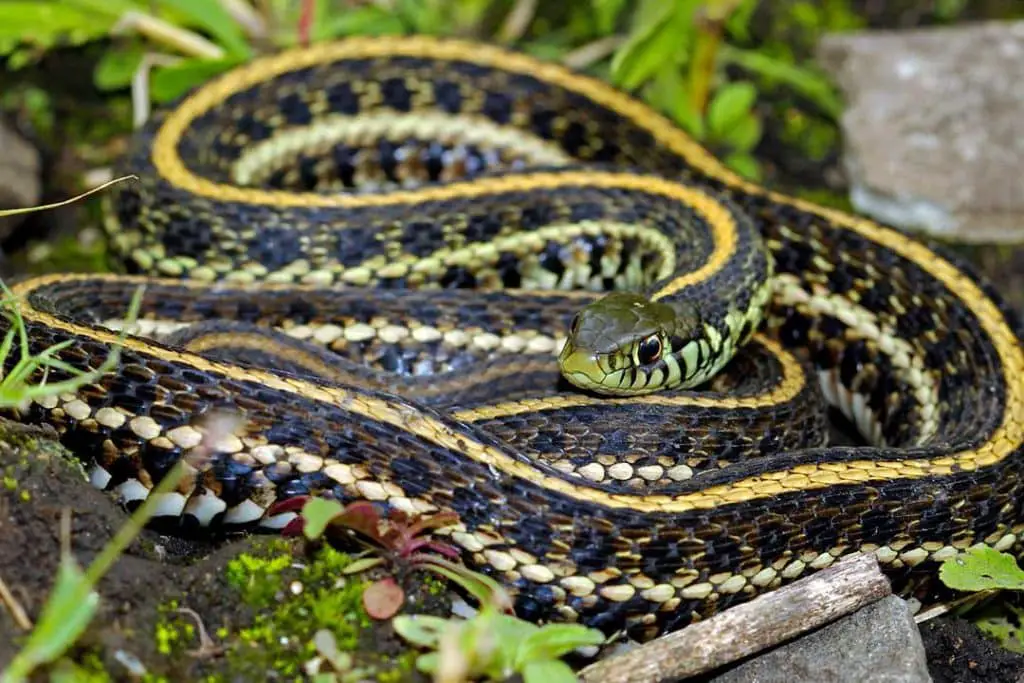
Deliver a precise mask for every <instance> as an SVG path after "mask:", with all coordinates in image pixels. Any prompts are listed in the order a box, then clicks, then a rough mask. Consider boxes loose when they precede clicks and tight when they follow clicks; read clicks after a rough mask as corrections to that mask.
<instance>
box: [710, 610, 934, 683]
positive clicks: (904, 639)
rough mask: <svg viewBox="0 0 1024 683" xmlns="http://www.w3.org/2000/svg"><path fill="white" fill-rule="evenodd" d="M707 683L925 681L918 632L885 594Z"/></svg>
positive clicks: (907, 614)
mask: <svg viewBox="0 0 1024 683" xmlns="http://www.w3.org/2000/svg"><path fill="white" fill-rule="evenodd" d="M705 680H706V681H707V683H864V682H865V681H871V683H931V680H932V679H931V676H930V675H929V674H928V662H927V660H926V658H925V650H924V645H923V644H922V641H921V633H920V631H919V630H918V627H917V624H916V623H915V622H914V616H913V614H912V613H911V610H910V608H909V607H908V605H907V603H906V602H905V601H904V600H901V599H900V598H898V597H896V596H890V597H887V598H884V599H882V600H879V601H878V602H875V603H872V604H870V605H868V606H867V607H865V608H863V609H861V610H859V611H857V612H855V613H853V614H851V615H850V616H848V617H844V618H843V619H840V620H839V621H835V622H833V623H831V624H828V625H827V626H823V627H822V628H820V629H818V630H817V631H813V632H812V633H809V634H807V635H805V636H803V637H801V638H797V639H796V640H793V641H791V642H789V643H786V644H784V645H781V646H779V647H777V648H775V649H773V650H770V651H768V652H765V653H763V654H761V655H759V656H757V657H754V658H752V659H749V660H747V661H744V662H741V663H739V664H737V665H735V666H733V667H731V668H729V669H728V670H727V671H724V672H718V673H717V674H716V675H714V676H713V677H711V678H708V679H705Z"/></svg>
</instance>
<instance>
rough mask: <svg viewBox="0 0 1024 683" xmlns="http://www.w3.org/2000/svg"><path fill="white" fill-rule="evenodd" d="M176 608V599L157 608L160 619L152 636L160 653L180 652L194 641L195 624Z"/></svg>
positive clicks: (168, 654) (175, 653)
mask: <svg viewBox="0 0 1024 683" xmlns="http://www.w3.org/2000/svg"><path fill="white" fill-rule="evenodd" d="M177 609H178V601H177V600H171V601H170V602H167V603H165V604H163V605H160V606H159V607H158V608H157V611H158V612H159V613H160V614H161V619H160V620H159V621H157V624H156V633H155V634H154V637H155V639H156V649H157V652H159V653H160V654H162V655H167V656H170V655H177V654H181V653H182V652H184V651H185V650H186V649H188V648H189V647H191V643H194V642H195V635H196V628H195V624H194V623H193V622H192V621H191V620H190V619H188V618H187V617H186V616H185V615H183V614H180V613H179V612H177V611H176V610H177Z"/></svg>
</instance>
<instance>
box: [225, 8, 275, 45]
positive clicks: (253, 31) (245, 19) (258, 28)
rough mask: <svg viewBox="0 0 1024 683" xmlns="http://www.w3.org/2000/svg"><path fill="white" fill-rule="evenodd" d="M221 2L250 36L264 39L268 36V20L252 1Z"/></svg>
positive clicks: (255, 38) (254, 38)
mask: <svg viewBox="0 0 1024 683" xmlns="http://www.w3.org/2000/svg"><path fill="white" fill-rule="evenodd" d="M220 4H221V7H223V8H224V11H226V12H227V13H228V14H230V15H231V18H232V19H234V20H235V22H236V23H237V24H238V25H239V26H241V27H242V30H243V31H245V33H246V35H248V36H249V37H250V38H252V39H253V40H263V39H264V38H266V37H267V22H266V20H265V19H264V18H263V16H262V15H261V14H260V13H259V12H258V11H257V10H256V8H255V7H253V6H252V5H251V4H250V3H248V2H245V0H220Z"/></svg>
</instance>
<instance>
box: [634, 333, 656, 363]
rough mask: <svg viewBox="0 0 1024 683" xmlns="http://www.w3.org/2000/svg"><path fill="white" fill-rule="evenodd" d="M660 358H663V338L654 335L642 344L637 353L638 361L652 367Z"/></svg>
mask: <svg viewBox="0 0 1024 683" xmlns="http://www.w3.org/2000/svg"><path fill="white" fill-rule="evenodd" d="M659 358H661V338H660V337H659V336H658V335H656V334H652V335H651V336H650V337H647V338H646V339H644V340H643V341H642V342H640V348H639V349H637V352H636V359H637V360H638V361H640V364H641V365H650V364H651V363H653V362H654V361H656V360H658V359H659Z"/></svg>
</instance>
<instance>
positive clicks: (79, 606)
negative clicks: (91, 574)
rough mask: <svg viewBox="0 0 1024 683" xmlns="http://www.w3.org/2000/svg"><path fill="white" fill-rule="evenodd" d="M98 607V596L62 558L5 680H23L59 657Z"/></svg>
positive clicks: (78, 569)
mask: <svg viewBox="0 0 1024 683" xmlns="http://www.w3.org/2000/svg"><path fill="white" fill-rule="evenodd" d="M99 604H100V596H99V593H97V592H96V591H94V590H93V589H92V585H91V584H90V583H89V582H88V581H87V580H86V579H85V575H84V574H83V572H82V569H81V567H79V566H78V563H77V562H76V561H75V559H74V558H73V557H71V556H70V555H63V556H62V557H61V560H60V566H59V567H58V569H57V581H56V584H55V585H54V587H53V591H52V592H51V593H50V597H49V598H48V599H47V601H46V604H45V605H44V606H43V611H42V614H41V615H40V617H39V621H38V623H36V627H35V629H33V631H32V635H30V636H29V639H28V642H27V643H25V646H24V647H23V648H22V649H21V651H20V652H19V653H18V654H17V655H16V656H15V658H14V661H13V662H11V664H10V666H9V668H8V670H7V672H6V673H5V676H10V677H11V680H22V679H21V677H24V676H26V675H27V674H28V673H30V672H31V671H32V670H33V669H34V668H35V667H37V666H39V665H40V664H45V663H47V662H52V661H54V660H55V659H57V658H58V657H60V656H61V655H62V654H64V652H65V651H66V650H67V649H68V648H69V647H70V646H71V645H72V644H74V642H75V641H76V640H78V638H79V636H81V635H82V633H84V632H85V629H86V627H88V625H89V622H90V621H92V618H93V617H94V616H95V615H96V610H97V609H98V607H99Z"/></svg>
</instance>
